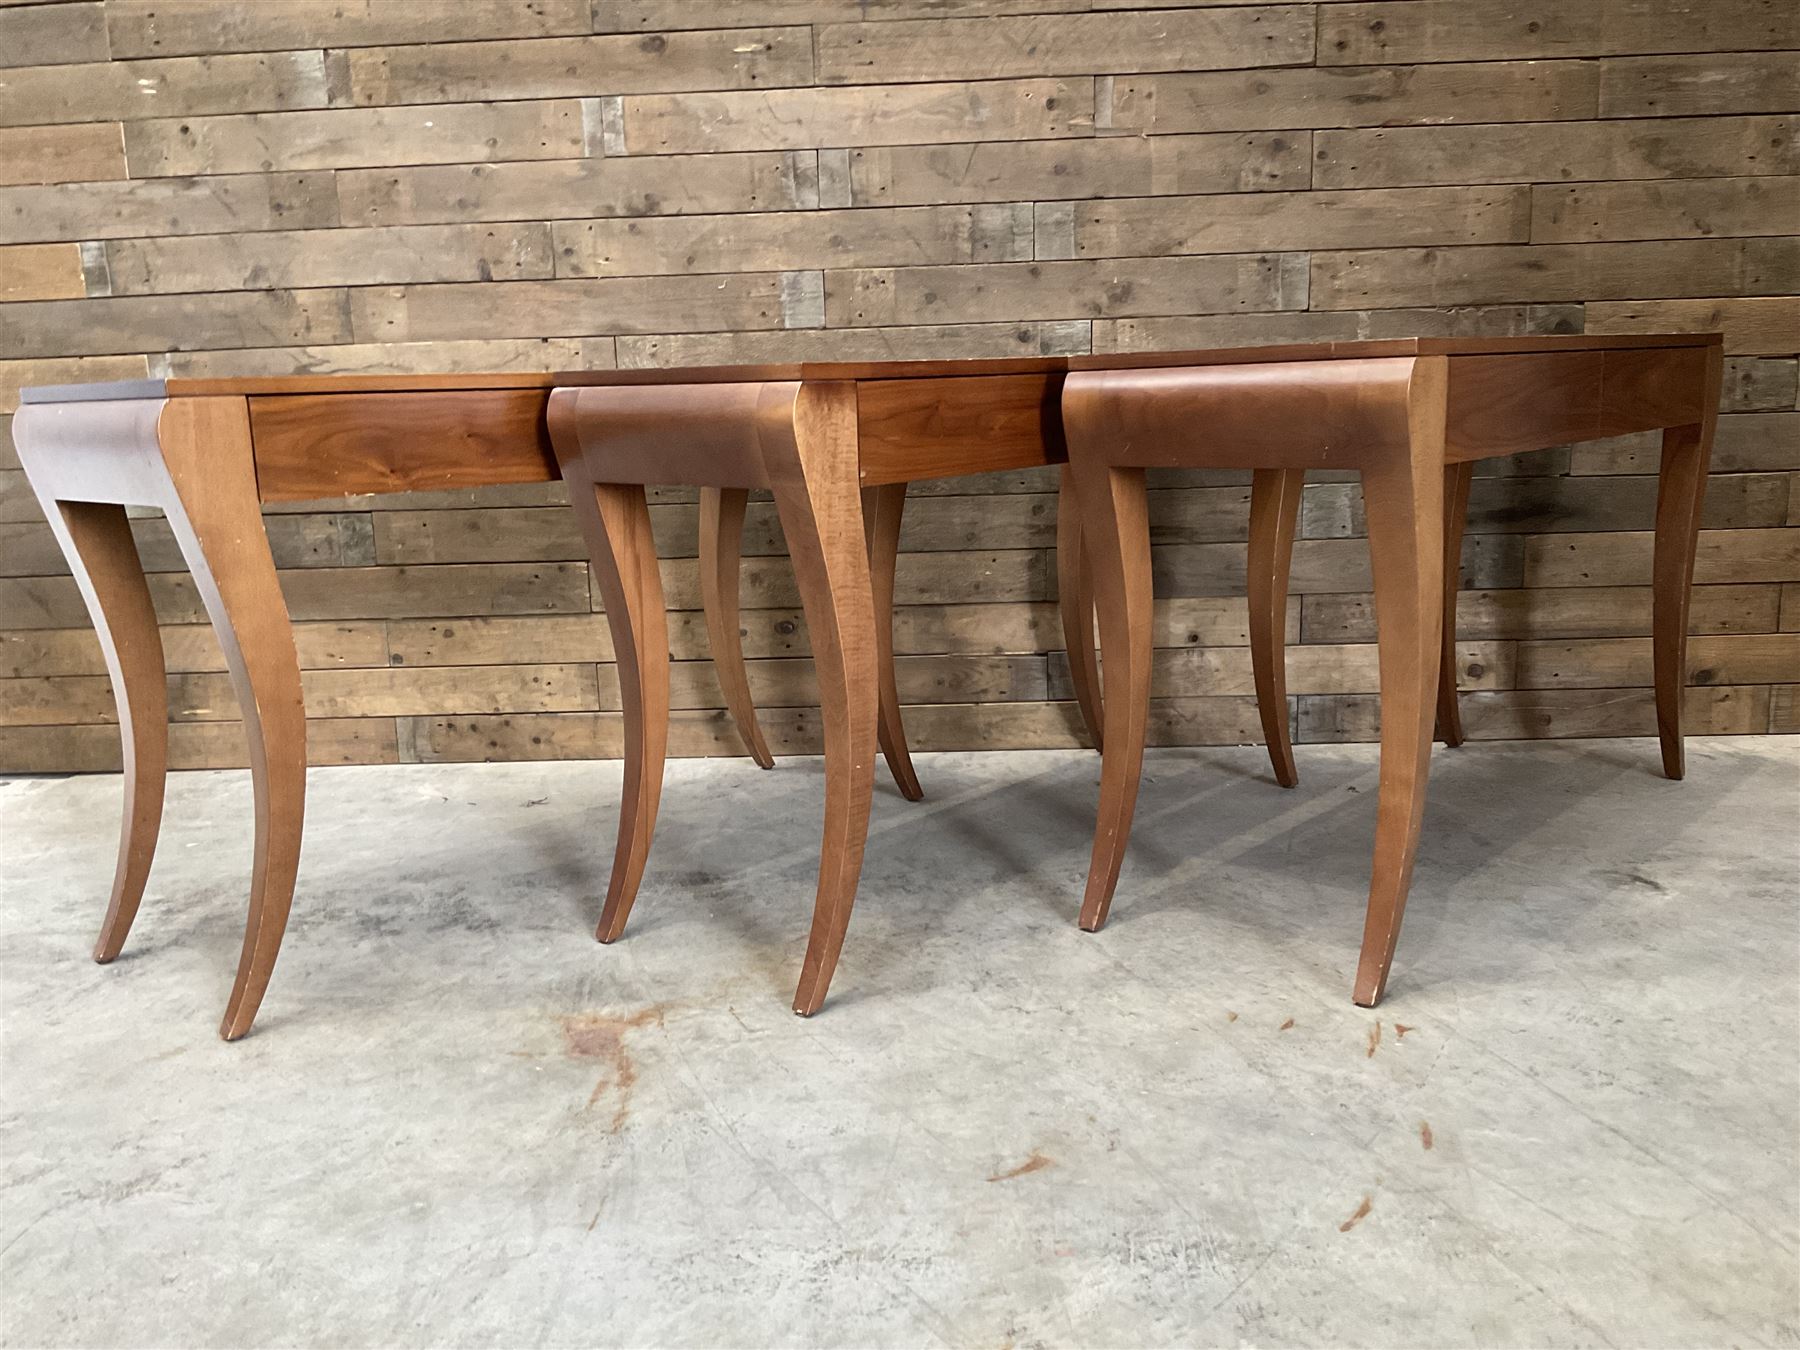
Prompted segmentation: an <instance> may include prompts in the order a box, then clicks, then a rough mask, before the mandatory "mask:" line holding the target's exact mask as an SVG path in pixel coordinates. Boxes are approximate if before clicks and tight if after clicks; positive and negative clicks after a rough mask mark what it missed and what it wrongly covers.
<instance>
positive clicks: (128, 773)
mask: <svg viewBox="0 0 1800 1350" xmlns="http://www.w3.org/2000/svg"><path fill="white" fill-rule="evenodd" d="M44 505H45V510H46V514H47V515H48V516H49V519H50V525H51V528H52V529H53V530H54V531H55V532H56V535H57V537H58V540H59V542H60V543H61V544H62V547H63V554H64V556H65V557H67V558H68V560H69V565H70V567H71V568H72V569H73V570H74V572H75V577H76V580H77V581H78V582H79V583H80V586H81V593H82V596H83V597H84V598H85V599H86V600H87V606H88V614H89V615H90V617H92V619H93V621H94V630H95V632H96V633H97V634H98V635H99V638H100V649H101V651H102V652H103V653H104V654H105V657H106V670H107V673H108V674H109V675H110V676H111V677H112V687H113V696H114V700H115V702H116V703H117V705H118V710H119V736H120V740H121V742H122V743H123V749H124V769H125V820H124V826H123V829H122V830H121V831H120V836H119V861H118V866H117V868H116V869H115V870H114V872H113V888H112V899H111V900H110V901H108V903H107V906H106V919H105V921H104V922H103V923H102V924H101V925H100V936H99V938H98V940H96V942H95V943H94V960H96V961H99V962H101V963H102V964H104V963H106V962H108V961H111V960H112V959H113V958H114V957H116V956H117V955H118V954H119V952H120V950H121V949H122V948H123V947H124V946H125V937H126V935H127V934H128V933H130V931H131V921H132V920H133V919H134V918H135V917H136V916H137V911H138V902H139V901H140V900H142V899H143V896H144V883H145V882H146V881H147V880H148V879H149V877H150V862H151V859H152V858H153V857H154V856H155V854H156V836H157V832H158V830H159V829H160V827H161V825H162V808H163V785H164V783H165V781H166V780H167V778H168V773H169V685H168V680H167V678H166V676H165V674H164V670H163V649H162V634H161V633H160V631H159V630H158V629H157V626H156V610H155V607H154V606H153V605H152V604H151V603H150V588H149V586H148V585H146V584H145V582H144V568H143V564H142V563H141V562H140V561H139V559H138V551H137V543H136V541H135V540H133V539H132V537H131V524H130V522H129V521H128V520H127V519H126V517H125V508H124V507H123V506H117V505H114V504H112V503H110V502H108V503H102V502H46V503H45V504H44Z"/></svg>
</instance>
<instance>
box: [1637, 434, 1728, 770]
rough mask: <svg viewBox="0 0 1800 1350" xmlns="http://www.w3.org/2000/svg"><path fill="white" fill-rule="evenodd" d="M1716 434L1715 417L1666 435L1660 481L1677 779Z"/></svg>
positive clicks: (1660, 640) (1661, 698)
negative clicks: (1691, 620) (1697, 566)
mask: <svg viewBox="0 0 1800 1350" xmlns="http://www.w3.org/2000/svg"><path fill="white" fill-rule="evenodd" d="M1715 402H1716V400H1715ZM1712 430H1713V428H1712V421H1711V419H1710V418H1709V419H1708V421H1707V422H1706V423H1704V424H1702V425H1698V426H1686V427H1670V428H1669V429H1668V430H1667V431H1665V432H1663V444H1662V473H1661V476H1660V478H1659V480H1658V483H1657V494H1656V550H1655V561H1654V563H1653V567H1654V583H1655V584H1654V591H1653V596H1652V608H1653V610H1654V614H1653V617H1652V621H1651V649H1652V662H1653V664H1654V666H1655V670H1656V734H1657V737H1658V739H1659V740H1660V741H1661V743H1662V763H1663V773H1664V774H1665V775H1666V776H1667V777H1669V778H1673V779H1680V778H1682V777H1684V776H1685V775H1686V773H1687V750H1686V746H1685V744H1684V741H1683V737H1682V728H1681V703H1682V697H1683V695H1684V693H1685V692H1686V688H1687V646H1688V603H1689V600H1690V598H1691V596H1692V595H1693V583H1694V553H1695V550H1696V548H1697V547H1698V544H1699V535H1700V508H1701V505H1702V503H1703V502H1704V500H1705V496H1706V473H1707V468H1708V466H1709V464H1710V463H1711V460H1712Z"/></svg>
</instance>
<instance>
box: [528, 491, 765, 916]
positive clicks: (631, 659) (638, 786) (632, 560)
mask: <svg viewBox="0 0 1800 1350" xmlns="http://www.w3.org/2000/svg"><path fill="white" fill-rule="evenodd" d="M576 463H578V461H576V462H570V461H565V462H564V464H563V476H564V477H565V478H567V479H568V480H569V500H570V503H571V504H572V505H573V506H574V508H575V516H576V519H577V520H578V521H579V522H580V524H581V532H582V535H583V536H584V537H585V539H586V541H587V546H588V556H589V559H590V561H591V564H592V566H593V568H594V576H595V578H596V580H597V581H598V582H599V583H600V596H601V601H602V603H604V604H605V606H606V619H607V623H608V625H609V626H610V627H611V629H612V635H613V655H614V659H615V660H616V661H617V662H618V669H619V703H620V706H621V711H622V714H623V717H622V720H623V722H624V725H625V746H624V758H625V774H624V785H623V787H622V789H621V791H620V795H619V837H618V843H617V845H616V847H615V848H614V850H613V865H612V876H611V878H610V880H609V881H608V882H607V887H606V903H605V905H604V906H603V907H602V909H601V911H600V924H599V927H598V928H597V929H596V931H595V934H594V936H595V937H597V938H598V939H599V940H600V941H601V942H613V941H616V940H617V939H618V937H619V935H620V934H621V933H623V932H624V931H625V921H626V920H627V919H628V918H629V917H630V916H631V905H632V901H634V900H636V899H637V893H638V885H639V883H640V882H641V881H642V880H643V878H644V865H645V863H646V862H648V861H649V857H650V841H651V838H652V836H654V834H655V833H656V812H657V807H658V805H659V804H660V803H661V801H662V782H663V762H664V760H665V758H666V757H667V754H668V744H669V620H668V614H667V612H666V610H665V608H664V602H663V588H662V574H661V572H659V571H658V570H657V563H656V540H655V537H654V536H653V535H652V534H651V530H650V507H649V503H648V502H647V501H646V499H645V496H644V489H643V487H642V485H640V484H619V483H596V482H593V481H592V480H590V479H588V478H585V477H583V476H582V475H581V473H580V472H579V470H577V468H576V467H575V464H576ZM732 556H733V558H735V557H736V556H737V555H736V553H735V551H734V552H733V554H732Z"/></svg>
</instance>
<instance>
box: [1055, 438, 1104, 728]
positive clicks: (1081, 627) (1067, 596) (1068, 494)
mask: <svg viewBox="0 0 1800 1350" xmlns="http://www.w3.org/2000/svg"><path fill="white" fill-rule="evenodd" d="M1071 472H1072V471H1071V470H1070V468H1069V466H1068V465H1067V464H1065V465H1063V470H1062V481H1061V483H1060V485H1059V487H1058V489H1057V495H1056V603H1057V608H1058V609H1059V610H1060V611H1061V616H1062V630H1063V646H1064V648H1066V649H1067V651H1068V655H1069V683H1070V684H1072V685H1073V686H1074V687H1075V706H1076V707H1077V708H1079V709H1080V710H1081V724H1082V726H1083V727H1085V728H1086V729H1087V737H1088V744H1089V745H1091V746H1093V747H1094V749H1096V750H1100V749H1103V748H1104V744H1105V735H1106V733H1105V728H1104V726H1103V725H1102V722H1103V717H1104V715H1103V713H1102V712H1101V700H1100V654H1099V652H1098V651H1097V650H1096V649H1095V646H1094V586H1093V576H1092V570H1093V569H1092V567H1091V566H1090V565H1089V563H1088V559H1087V553H1086V544H1085V543H1084V542H1083V540H1082V530H1081V508H1080V507H1079V506H1077V505H1076V502H1075V488H1074V480H1073V479H1072V478H1071V476H1070V475H1071Z"/></svg>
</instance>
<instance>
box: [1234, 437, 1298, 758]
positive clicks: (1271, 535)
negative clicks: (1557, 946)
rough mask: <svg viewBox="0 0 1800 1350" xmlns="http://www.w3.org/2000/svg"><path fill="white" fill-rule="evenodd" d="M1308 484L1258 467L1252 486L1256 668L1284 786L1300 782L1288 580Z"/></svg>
mask: <svg viewBox="0 0 1800 1350" xmlns="http://www.w3.org/2000/svg"><path fill="white" fill-rule="evenodd" d="M1305 483H1306V471H1305V470H1303V469H1258V470H1257V471H1256V473H1255V475H1254V476H1253V478H1252V480H1251V487H1250V551H1249V558H1250V564H1249V584H1248V586H1247V587H1246V590H1247V592H1248V596H1249V602H1250V665H1251V668H1252V670H1253V671H1254V673H1255V677H1256V711H1257V714H1258V715H1259V716H1260V717H1261V718H1262V726H1263V742H1264V744H1266V745H1267V746H1268V748H1269V763H1270V765H1271V767H1272V768H1273V769H1274V770H1275V781H1276V782H1277V783H1279V784H1280V785H1281V786H1282V787H1284V788H1291V787H1293V786H1294V785H1295V784H1297V783H1298V782H1299V781H1300V774H1299V771H1298V770H1297V769H1295V767H1294V743H1293V737H1292V735H1291V733H1290V732H1289V730H1288V704H1287V647H1286V642H1287V602H1288V576H1289V574H1290V573H1291V571H1292V570H1293V564H1294V535H1295V533H1296V532H1297V530H1298V527H1299V524H1300V492H1301V489H1302V488H1303V487H1304V486H1305Z"/></svg>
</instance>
